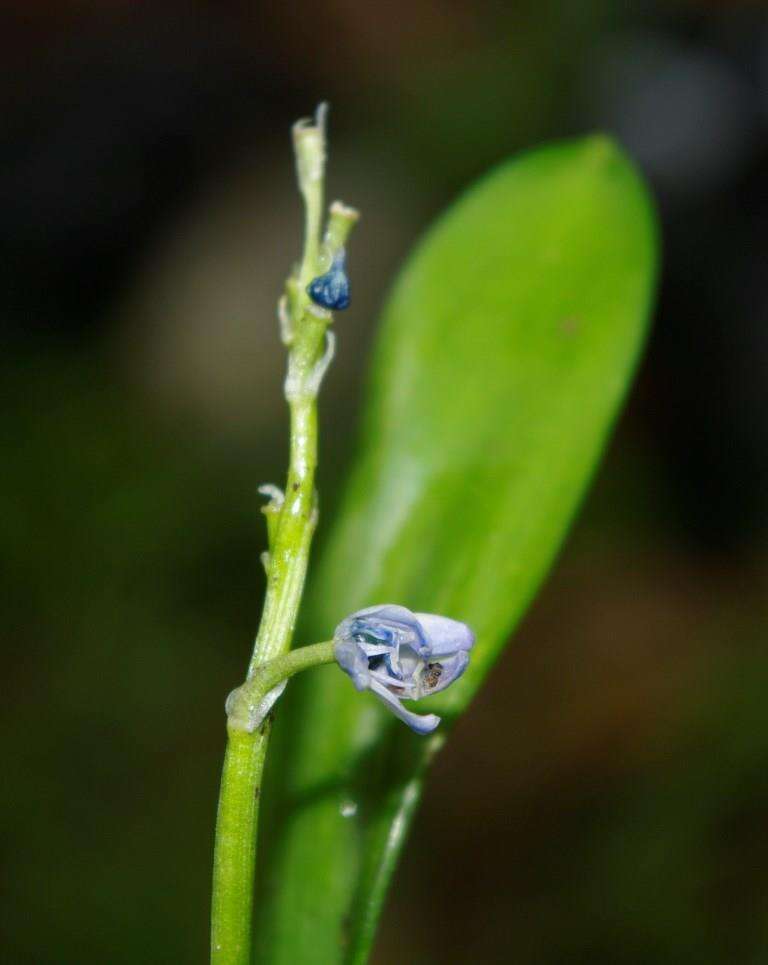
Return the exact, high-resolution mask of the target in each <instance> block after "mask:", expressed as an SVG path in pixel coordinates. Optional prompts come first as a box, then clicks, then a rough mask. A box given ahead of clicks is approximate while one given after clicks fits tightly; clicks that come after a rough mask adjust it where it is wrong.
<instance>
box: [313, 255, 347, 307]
mask: <svg viewBox="0 0 768 965" xmlns="http://www.w3.org/2000/svg"><path fill="white" fill-rule="evenodd" d="M345 263H346V256H345V254H344V249H343V248H342V249H341V250H340V251H339V252H338V254H337V255H336V257H335V258H334V259H333V264H332V265H331V267H330V268H329V269H328V271H327V272H326V273H325V274H324V275H319V276H318V277H317V278H313V279H312V281H311V282H310V283H309V285H308V286H307V294H308V295H309V297H310V298H311V299H312V301H313V302H315V304H316V305H321V306H322V307H323V308H328V309H330V310H331V311H343V310H344V309H345V308H348V307H349V279H348V278H347V272H346V269H345Z"/></svg>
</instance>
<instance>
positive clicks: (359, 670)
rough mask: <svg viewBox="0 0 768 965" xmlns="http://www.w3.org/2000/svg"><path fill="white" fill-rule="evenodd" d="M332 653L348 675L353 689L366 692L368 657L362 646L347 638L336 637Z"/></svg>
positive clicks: (368, 676)
mask: <svg viewBox="0 0 768 965" xmlns="http://www.w3.org/2000/svg"><path fill="white" fill-rule="evenodd" d="M333 651H334V654H335V656H336V660H337V661H338V664H339V666H340V667H341V669H342V670H343V671H344V672H345V673H348V674H349V676H350V677H351V678H352V683H353V684H354V685H355V687H356V688H357V689H358V690H366V689H367V688H368V687H369V686H370V683H371V675H370V671H369V670H368V657H367V656H366V654H365V650H363V648H362V646H361V645H360V644H359V643H358V642H357V641H356V640H351V639H350V638H349V637H341V638H339V637H337V638H336V643H335V645H334V648H333Z"/></svg>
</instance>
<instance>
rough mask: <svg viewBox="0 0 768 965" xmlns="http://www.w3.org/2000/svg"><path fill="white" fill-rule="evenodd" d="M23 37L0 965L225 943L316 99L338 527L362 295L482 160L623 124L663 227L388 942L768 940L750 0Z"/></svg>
mask: <svg viewBox="0 0 768 965" xmlns="http://www.w3.org/2000/svg"><path fill="white" fill-rule="evenodd" d="M0 53H1V54H2V57H1V59H0V63H1V64H2V82H1V83H0V97H1V98H2V102H1V104H0V108H1V109H0V255H1V256H0V320H1V321H2V323H3V325H4V329H5V337H4V350H3V352H2V357H1V358H0V372H1V373H2V384H3V388H4V391H3V405H2V411H1V412H0V434H1V438H2V452H3V472H2V474H1V475H0V493H1V495H2V505H3V507H4V511H3V513H2V522H1V523H0V565H1V566H2V585H3V587H4V594H3V596H4V603H5V612H4V615H3V617H4V618H3V627H4V630H5V633H4V639H5V640H6V641H7V642H6V646H5V648H4V651H3V682H4V686H3V692H2V697H3V700H2V709H1V710H0V715H1V719H2V732H1V733H0V739H1V740H2V760H3V768H4V775H3V780H2V792H1V793H0V807H1V808H2V810H1V811H0V827H1V829H2V830H1V831H0V844H1V846H2V871H1V872H0V874H1V875H2V877H1V879H0V884H1V886H2V910H1V911H0V929H2V951H0V957H1V958H2V960H3V961H6V962H9V963H20V965H22V963H39V965H47V963H56V965H62V963H82V965H84V963H103V962H110V963H123V962H126V963H127V962H132V963H134V962H150V963H166V962H168V963H171V962H174V963H175V962H203V961H204V960H205V957H206V948H207V927H208V917H207V916H208V890H209V868H210V858H211V846H212V833H213V820H214V813H215V803H216V791H217V783H218V776H219V768H220V761H221V754H222V749H223V736H224V731H223V709H222V708H223V700H224V695H225V694H226V693H227V692H228V690H229V689H230V688H231V687H232V686H233V685H234V684H235V683H236V682H237V681H238V679H239V677H240V675H241V674H242V670H243V667H244V665H245V661H246V659H247V652H248V650H249V647H250V640H251V637H252V633H253V630H254V628H255V625H256V621H257V618H258V613H259V606H260V599H261V591H262V582H263V581H262V574H261V570H260V566H259V560H258V554H259V551H260V550H261V549H262V548H263V540H264V537H263V526H262V520H261V518H260V514H259V512H258V505H259V499H258V497H257V495H256V486H257V484H258V483H260V482H263V481H267V480H275V481H278V480H279V479H280V478H281V476H282V471H283V465H284V462H285V417H284V411H283V404H282V400H281V395H280V385H281V381H282V367H283V359H282V351H281V347H280V344H279V340H278V336H277V327H276V322H275V318H274V304H275V298H276V295H277V293H278V292H279V290H280V287H281V284H282V279H283V277H284V275H285V273H286V270H287V268H288V266H289V265H290V263H291V261H292V260H293V259H294V258H295V257H296V256H297V254H298V250H299V244H300V236H299V232H300V209H299V204H298V199H297V196H296V192H295V190H294V185H293V174H292V167H291V159H290V153H289V152H290V148H289V140H288V127H289V125H290V123H291V122H292V121H293V120H294V119H295V118H296V117H299V116H301V115H304V114H307V113H308V112H310V111H311V110H312V109H313V107H314V105H315V104H316V102H317V101H318V100H320V99H321V98H327V99H329V100H330V101H331V104H332V115H331V137H332V140H331V168H330V193H331V195H332V196H336V195H340V196H343V198H344V200H346V201H348V202H350V203H354V204H355V205H358V206H359V207H361V208H362V210H363V212H364V220H363V221H362V223H361V226H360V228H359V229H358V232H357V233H356V237H355V239H354V245H353V250H352V252H351V255H350V262H351V264H350V267H351V273H352V278H353V285H354V301H353V306H352V308H351V309H350V311H349V312H348V313H347V314H346V315H345V316H344V317H343V318H342V319H340V320H339V327H338V334H339V348H340V351H339V355H338V357H337V362H336V364H335V365H334V369H333V372H332V377H331V378H330V379H329V380H328V382H327V389H326V391H325V392H324V399H323V403H322V417H323V432H322V457H323V459H322V469H321V477H320V485H321V489H322V493H323V498H324V508H325V510H326V515H325V519H326V520H327V519H328V518H329V516H330V513H331V512H332V507H333V502H334V493H337V492H338V487H339V482H340V479H341V477H342V475H343V472H344V468H345V465H346V464H347V461H348V459H349V458H350V451H351V447H352V445H353V441H354V421H355V420H354V414H355V413H356V411H357V408H358V401H359V396H360V386H361V379H362V374H363V372H364V369H365V360H366V354H367V348H368V345H369V343H370V340H371V337H372V333H373V328H374V324H375V318H376V314H377V310H378V306H379V305H380V304H381V302H382V299H383V297H384V295H385V291H386V288H387V285H388V283H389V280H390V279H391V277H392V273H393V271H394V270H395V268H396V266H397V264H398V263H399V262H400V261H401V259H402V258H403V257H404V255H405V253H406V251H407V249H408V248H409V246H410V245H411V244H412V242H413V240H414V239H415V237H416V236H417V235H418V233H419V232H420V231H421V230H422V229H423V227H424V226H426V225H427V224H428V223H429V221H430V219H431V218H432V217H433V216H434V214H435V213H436V212H437V211H439V210H440V209H441V208H442V207H443V206H444V205H445V204H446V203H448V202H449V201H450V199H451V198H453V197H454V196H455V194H456V193H457V192H458V191H459V190H460V189H461V188H462V187H463V186H464V185H466V184H467V183H468V182H470V181H471V180H472V179H473V178H474V177H476V176H477V175H478V174H480V173H481V172H482V171H483V170H485V169H486V168H487V167H488V166H489V165H491V164H493V163H495V162H497V161H499V160H501V159H503V158H504V157H506V156H508V155H509V154H511V153H512V152H514V151H516V150H519V149H521V148H524V147H526V146H529V145H532V144H535V143H538V142H540V141H542V140H544V139H547V138H553V137H562V136H567V135H570V134H578V133H582V132H586V131H590V130H593V129H595V128H601V129H605V130H609V131H611V132H612V133H613V134H614V135H615V136H617V137H618V138H619V139H620V140H621V141H622V142H623V143H624V144H625V146H626V147H627V148H628V149H629V150H630V151H631V152H632V153H633V155H634V156H635V158H636V159H637V160H638V161H639V163H640V164H641V165H642V167H643V168H644V170H645V172H646V174H647V175H648V177H649V178H650V180H651V182H652V184H653V187H654V190H655V193H656V195H657V198H658V202H659V205H660V208H661V215H662V220H663V231H664V246H665V252H664V277H663V284H662V290H661V295H660V301H659V306H658V311H657V320H656V325H655V330H654V334H653V336H652V340H651V344H650V350H649V353H648V355H647V358H646V360H645V363H644V365H643V368H642V371H641V373H640V377H639V381H638V383H637V385H636V388H635V391H634V393H633V396H632V399H631V402H630V405H629V408H628V410H627V412H626V413H625V416H624V418H623V420H622V422H621V425H620V427H619V430H618V432H617V435H616V437H615V439H614V442H613V445H612V447H611V450H610V453H609V455H608V458H607V460H606V462H605V464H604V465H603V467H602V469H601V472H600V474H599V477H598V479H597V482H596V486H595V488H594V490H593V492H592V494H591V496H590V498H589V500H588V503H587V505H586V506H585V508H584V511H583V513H582V515H581V517H580V520H579V523H578V525H577V527H576V530H575V532H574V534H573V537H572V539H571V540H570V542H569V544H568V547H567V550H566V552H565V554H564V555H563V557H562V558H561V561H560V563H559V565H558V567H557V569H556V571H555V573H554V574H553V576H552V578H551V579H550V581H549V583H548V585H547V587H546V589H545V590H544V592H543V594H542V595H541V596H540V598H539V600H538V602H537V603H536V605H535V607H534V609H533V611H532V613H531V614H530V616H529V618H528V619H527V621H526V622H525V624H524V626H523V627H522V628H521V630H520V631H519V632H518V633H517V635H516V638H515V641H514V643H513V645H511V646H510V648H509V650H508V651H507V653H506V655H505V657H504V659H503V661H502V662H501V664H500V665H499V667H498V669H497V671H496V672H495V674H494V675H493V677H492V679H491V680H490V682H489V684H488V685H487V687H486V688H485V690H484V692H483V694H482V697H481V698H480V699H478V701H477V703H476V705H475V706H474V707H473V709H472V710H471V712H470V713H469V714H468V715H467V716H466V718H465V719H464V720H463V721H462V722H461V723H460V725H459V727H458V728H457V731H456V733H455V734H454V737H453V744H452V747H453V749H452V751H451V752H450V753H448V754H444V755H443V756H442V758H440V759H439V760H438V762H437V764H436V766H435V769H434V773H433V776H432V782H431V784H430V787H429V791H428V793H427V796H426V800H425V803H424V806H423V809H422V811H421V814H420V817H419V819H418V821H417V824H416V826H415V829H414V832H413V835H412V839H411V844H410V848H409V850H408V853H407V856H406V858H405V861H404V863H403V865H402V867H401V869H400V871H399V873H398V876H397V879H396V882H395V885H394V888H393V891H392V897H391V900H390V902H389V904H388V907H387V910H386V913H385V916H384V919H383V922H382V928H381V933H380V941H379V945H378V949H377V953H376V956H375V962H376V963H378V965H388V963H392V962H406V963H409V965H410V963H419V965H421V963H423V965H435V963H465V962H472V963H488V965H492V963H496V962H515V963H516V965H559V963H580V962H585V963H586V962H589V963H590V965H636V963H637V965H640V963H650V962H653V963H662V962H663V963H678V962H696V963H703V965H707V963H718V965H720V963H722V965H725V963H729V965H757V963H759V962H763V961H766V959H768V833H767V824H768V699H767V698H766V689H767V688H768V654H767V653H766V647H765V638H766V626H767V618H768V612H766V611H767V610H768V604H767V603H766V590H768V544H767V543H766V522H767V515H768V514H767V509H768V499H767V498H766V489H767V485H766V484H767V483H768V406H767V405H766V383H767V381H768V326H767V325H766V307H767V306H768V270H767V269H766V265H768V236H767V234H766V224H767V223H768V218H767V216H768V188H767V187H766V184H768V181H767V179H766V158H767V156H768V16H766V9H765V7H764V6H763V5H762V4H760V3H741V4H740V3H725V2H723V3H714V2H712V3H694V2H682V0H680V2H672V0H669V2H658V3H650V2H649V3H629V4H615V3H609V2H606V0H579V2H578V3H570V2H560V3H557V2H554V0H536V2H533V0H520V2H514V3H511V2H503V0H498V2H493V0H474V2H465V3H461V2H450V0H408V2H407V3H403V2H400V0H389V2H388V3H386V4H385V3H380V4H373V3H359V2H358V3H353V2H350V0H330V2H327V3H318V4H291V3H284V4H264V5H263V6H261V5H259V4H256V3H247V2H245V0H243V2H239V3H238V2H219V3H212V2H211V3H202V2H198V3H194V2H186V3H184V2H178V3H173V2H164V3H163V2H158V3H155V4H142V3H131V2H129V0H124V2H117V0H115V2H108V0H102V2H90V3H89V2H83V0H81V2H78V3H75V2H71V3H50V2H45V0H37V2H28V3H24V4H22V3H12V2H11V3H6V4H5V5H4V8H3V11H2V25H1V26H0ZM322 535H323V528H322V526H321V531H320V534H319V538H320V539H322Z"/></svg>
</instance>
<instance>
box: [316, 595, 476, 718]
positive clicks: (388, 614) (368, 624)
mask: <svg viewBox="0 0 768 965" xmlns="http://www.w3.org/2000/svg"><path fill="white" fill-rule="evenodd" d="M333 639H334V642H335V652H336V659H337V660H338V662H339V666H340V667H341V668H342V670H344V671H346V673H348V674H349V676H350V677H351V678H352V683H353V684H354V685H355V687H357V689H358V690H371V691H372V692H373V693H374V694H376V696H377V697H378V698H379V699H380V700H382V701H383V702H384V703H385V704H386V705H387V707H388V708H389V709H390V710H391V711H392V713H393V714H395V715H396V716H397V717H399V718H400V720H403V721H405V723H406V724H408V726H409V727H410V728H411V729H412V730H415V731H416V733H417V734H429V733H430V732H431V731H433V730H434V729H435V728H436V727H437V725H438V724H439V723H440V718H439V717H437V716H435V714H414V713H411V711H409V710H406V708H405V707H403V705H402V703H401V702H400V701H401V700H403V699H405V700H418V699H419V698H420V697H428V696H429V695H430V694H436V693H437V692H438V691H440V690H445V688H446V687H447V686H448V685H449V684H452V683H453V681H454V680H456V679H457V678H458V677H460V676H461V674H462V673H463V672H464V670H465V669H466V667H467V664H468V663H469V651H470V650H471V649H472V646H473V644H474V642H475V635H474V634H473V633H472V631H471V630H470V629H469V627H468V626H467V625H466V623H460V622H459V621H458V620H450V619H449V618H448V617H441V616H436V615H435V614H432V613H412V612H411V611H410V610H408V609H406V608H405V607H404V606H396V605H395V604H392V603H385V604H382V605H380V606H372V607H368V608H367V609H365V610H358V612H357V613H353V614H352V616H349V617H347V619H346V620H343V621H342V622H341V623H340V624H339V625H338V627H337V628H336V632H335V633H334V635H333Z"/></svg>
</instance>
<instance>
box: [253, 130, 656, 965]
mask: <svg viewBox="0 0 768 965" xmlns="http://www.w3.org/2000/svg"><path fill="white" fill-rule="evenodd" d="M655 268H656V233H655V223H654V217H653V213H652V208H651V205H650V203H649V200H648V197H647V195H646V192H645V189H644V187H643V185H642V183H641V181H640V179H639V178H638V176H637V174H636V173H635V171H634V170H633V168H632V166H631V165H630V164H629V163H628V161H627V160H626V158H625V157H624V156H623V155H622V153H621V152H620V151H619V150H618V149H617V148H616V147H615V146H614V145H613V144H612V143H611V142H610V141H609V140H608V139H606V138H605V137H599V136H598V137H593V138H589V139H586V140H582V141H578V142H571V143H565V144H558V145H554V146H550V147H546V148H544V149H541V150H538V151H534V152H532V153H529V154H526V155H524V156H523V157H521V158H519V159H517V160H514V161H512V162H510V163H507V164H504V165H502V166H501V167H500V168H498V169H496V170H495V171H493V172H492V173H491V174H490V175H488V176H487V177H486V178H484V179H483V180H482V181H480V183H479V184H478V185H477V186H476V187H474V188H473V189H472V190H470V191H469V192H468V194H467V195H466V196H464V197H463V198H461V199H460V200H459V201H458V202H457V203H456V204H455V205H454V206H453V207H452V208H451V209H450V210H449V212H448V213H447V214H446V215H445V216H444V217H443V218H442V219H441V220H440V221H439V222H438V223H437V225H436V226H435V227H434V228H433V229H432V230H431V231H430V232H429V233H428V235H427V237H426V239H425V240H424V242H423V243H422V244H421V245H420V246H419V247H418V248H417V250H416V251H415V253H414V254H413V256H412V257H411V258H410V259H409V261H408V263H407V265H406V267H405V269H404V270H403V272H402V274H401V275H400V278H399V280H398V282H397V284H396V286H395V289H394V292H393V294H392V296H391V298H390V300H389V304H388V306H387V308H386V311H385V313H384V322H383V326H382V331H381V337H380V341H379V345H378V348H377V351H376V354H375V364H374V370H373V382H372V386H371V397H370V402H369V405H368V408H367V412H366V418H365V421H364V432H363V441H362V448H361V451H360V453H359V458H358V460H357V462H356V465H355V467H354V471H353V474H352V478H351V481H350V484H349V487H348V489H347V491H346V494H345V498H344V500H343V501H342V505H341V508H340V512H339V515H338V518H337V519H336V520H335V523H334V527H333V530H332V533H331V535H330V539H329V542H328V544H327V546H326V548H325V552H324V555H323V557H322V560H321V562H320V565H319V567H318V569H317V570H316V572H315V574H314V579H313V582H312V585H311V588H310V593H309V600H308V607H307V613H308V617H307V619H306V620H305V624H304V627H303V632H302V633H301V635H300V639H299V642H308V641H310V640H314V639H324V638H327V637H328V635H329V634H330V633H331V632H332V630H333V627H334V626H335V625H336V624H337V623H338V622H339V620H340V619H341V618H342V617H344V616H345V615H346V614H348V613H350V612H351V611H353V610H355V609H357V608H359V607H362V606H366V605H370V604H374V603H383V602H397V603H401V604H404V605H405V606H409V607H411V608H413V609H415V610H422V611H432V612H437V613H444V614H447V615H449V616H452V617H456V618H459V619H462V620H466V621H467V622H469V623H470V624H471V625H472V626H473V627H474V628H475V630H476V632H477V645H476V648H475V651H474V653H473V657H472V661H471V664H470V668H469V670H468V672H467V674H466V675H465V677H464V678H463V679H462V680H461V681H460V682H459V684H457V685H455V686H454V687H453V688H451V689H450V690H448V691H446V692H445V693H444V694H441V695H440V696H439V697H435V698H433V699H432V700H430V701H425V702H424V706H423V707H422V706H421V705H419V707H418V709H419V710H420V711H421V710H425V711H426V710H434V711H437V712H438V713H440V714H442V715H444V717H445V718H446V720H445V722H444V724H443V726H442V727H441V728H440V729H439V730H438V732H437V733H436V735H434V736H433V737H431V738H422V737H417V736H415V735H413V734H411V733H410V732H409V731H407V729H406V728H405V727H403V725H402V724H400V723H399V722H397V721H395V720H394V719H392V718H391V717H388V716H387V715H386V713H385V712H384V711H383V710H381V708H380V707H379V705H378V703H376V702H375V700H374V698H372V697H371V696H370V695H360V694H358V693H356V692H355V691H354V690H353V688H352V686H351V684H350V682H349V680H348V679H347V678H346V677H344V676H343V675H342V674H340V673H339V672H338V670H337V669H336V668H327V669H325V670H323V671H321V672H318V673H313V674H308V675H306V679H305V680H302V681H300V682H298V681H297V683H296V684H294V685H293V686H292V688H289V693H288V695H287V699H286V702H285V705H284V706H283V707H282V708H281V713H280V715H279V723H278V726H277V728H276V736H277V746H276V747H275V753H274V754H273V755H272V759H271V762H270V767H271V771H270V775H269V786H268V793H267V795H266V797H267V800H268V801H269V799H270V797H272V802H271V804H272V820H271V822H270V823H271V827H272V830H271V831H270V833H269V834H268V835H267V836H266V837H267V840H266V847H267V854H266V855H265V857H264V860H263V862H262V868H263V869H264V870H263V874H264V875H265V876H266V880H264V881H263V882H262V883H261V889H260V892H259V893H260V895H261V907H260V912H261V920H260V921H259V923H258V939H257V940H258V943H259V950H260V957H259V959H258V960H259V961H263V962H269V963H270V965H283V963H285V965H289V963H290V965H295V963H296V962H302V963H304V965H307V963H315V962H317V963H323V965H329V963H333V962H340V961H347V962H356V963H362V962H364V961H365V960H366V959H367V956H368V953H369V950H370V946H371V942H372V940H373V935H374V931H375V926H376V922H377V919H378V916H379V913H380V910H381V904H382V901H383V898H384V895H385V892H386V886H387V884H388V881H389V878H390V875H391V872H392V870H393V868H394V864H395V862H396V859H397V854H398V851H399V849H400V847H401V845H402V841H403V838H404V835H405V833H406V830H407V827H408V824H409V822H410V818H411V816H412V814H413V812H414V810H415V807H416V805H417V802H418V799H419V795H420V789H421V783H422V780H423V774H424V771H425V769H426V764H427V763H428V760H429V758H430V756H431V755H432V754H433V752H434V751H435V750H436V749H437V748H438V747H439V746H440V744H441V743H442V742H443V741H444V739H445V734H446V731H447V729H448V725H449V724H450V721H451V720H453V719H455V717H456V716H457V715H458V714H459V713H460V712H461V711H462V710H463V709H464V708H465V707H466V706H467V704H468V703H469V701H470V699H471V698H472V696H473V695H474V693H475V691H476V690H477V688H478V686H479V685H480V683H481V681H482V679H483V677H484V676H485V674H487V673H488V671H489V669H490V668H491V667H492V665H493V662H494V661H495V659H496V658H497V656H498V654H499V652H500V650H501V648H502V646H503V645H504V643H505V641H506V640H507V639H508V637H509V634H510V632H511V630H512V628H513V626H514V625H515V623H516V621H517V620H519V618H520V616H521V615H522V613H523V612H524V610H525V607H526V605H527V603H528V602H529V601H530V599H531V597H532V595H533V594H534V592H535V590H536V589H537V587H538V586H539V584H540V582H541V580H542V578H543V577H544V575H545V574H546V571H547V569H548V567H549V566H550V564H551V562H552V560H553V557H554V555H555V552H556V551H557V549H558V547H559V545H560V543H561V541H562V539H563V537H564V534H565V532H566V529H567V526H568V524H569V522H570V520H571V518H572V516H573V513H574V510H575V508H576V506H577V505H578V502H579V499H580V497H581V496H582V494H583V492H584V489H585V486H586V484H587V482H588V480H589V477H590V475H591V473H592V472H593V470H594V468H595V464H596V462H597V459H598V457H599V455H600V453H601V450H602V448H603V445H604V443H605V440H606V436H607V434H608V431H609V429H610V428H611V425H612V423H613V421H614V418H615V416H616V413H617V410H618V407H619V405H620V403H621V401H622V398H623V396H624V394H625V392H626V389H627V386H628V383H629V380H630V378H631V375H632V372H633V369H634V367H635V362H636V360H637V357H638V353H639V350H640V348H641V345H642V342H643V336H644V333H645V329H646V321H647V317H648V312H649V305H650V302H651V298H652V293H653V284H654V277H655ZM564 632H566V631H565V630H564ZM512 726H514V718H513V716H511V717H510V727H512ZM459 777H460V776H459V775H457V779H459ZM478 794H482V788H478ZM458 831H460V829H457V832H458ZM427 905H428V896H426V897H425V909H426V907H427ZM393 927H396V926H393Z"/></svg>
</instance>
